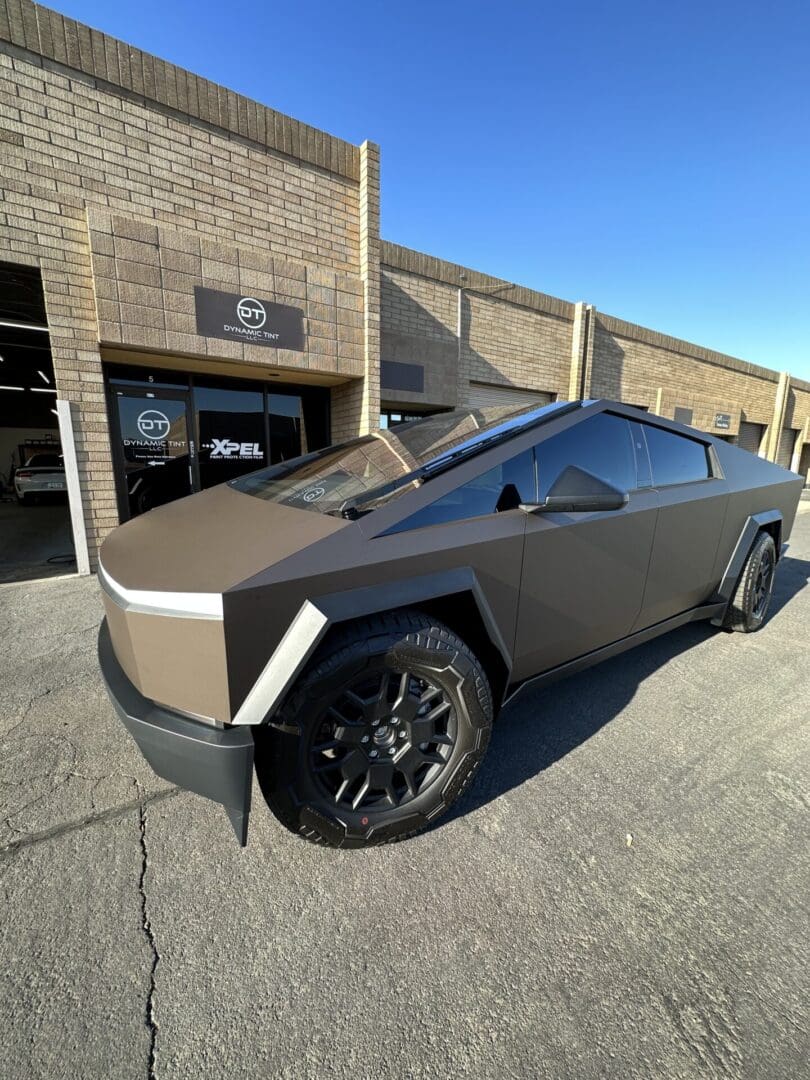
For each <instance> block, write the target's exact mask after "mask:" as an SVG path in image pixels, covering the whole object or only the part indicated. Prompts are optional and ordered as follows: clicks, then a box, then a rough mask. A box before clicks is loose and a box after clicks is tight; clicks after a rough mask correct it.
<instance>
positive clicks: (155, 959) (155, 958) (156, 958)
mask: <svg viewBox="0 0 810 1080" xmlns="http://www.w3.org/2000/svg"><path fill="white" fill-rule="evenodd" d="M136 783H137V781H136ZM138 788H139V789H140V784H138ZM146 806H147V800H145V799H142V800H141V803H140V806H139V809H138V822H139V826H140V843H141V873H140V877H139V879H138V892H139V894H140V898H141V915H142V916H143V932H144V935H145V937H146V940H147V943H148V945H149V948H150V950H151V953H152V966H151V969H150V971H149V992H148V993H147V996H146V1016H145V1021H146V1027H147V1030H148V1031H149V1067H148V1077H149V1080H155V1051H156V1043H157V1032H158V1023H157V1018H156V1016H155V992H156V979H155V976H156V972H157V966H158V963H159V962H160V953H159V952H158V947H157V942H156V941H155V934H154V931H153V930H152V921H151V919H150V918H149V908H148V905H147V902H146V870H147V867H148V866H149V854H148V852H147V850H146Z"/></svg>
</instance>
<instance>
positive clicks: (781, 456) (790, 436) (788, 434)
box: [776, 427, 798, 469]
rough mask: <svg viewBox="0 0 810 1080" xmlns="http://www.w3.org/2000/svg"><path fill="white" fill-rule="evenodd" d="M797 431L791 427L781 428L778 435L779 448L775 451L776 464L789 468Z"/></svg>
mask: <svg viewBox="0 0 810 1080" xmlns="http://www.w3.org/2000/svg"><path fill="white" fill-rule="evenodd" d="M797 435H798V432H797V431H794V430H793V428H789V427H786V428H782V432H781V434H780V436H779V449H778V450H777V451H776V464H777V465H781V466H782V468H783V469H789V468H790V463H791V461H792V460H793V447H794V446H795V445H796V436H797Z"/></svg>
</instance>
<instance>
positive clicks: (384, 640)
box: [256, 611, 493, 848]
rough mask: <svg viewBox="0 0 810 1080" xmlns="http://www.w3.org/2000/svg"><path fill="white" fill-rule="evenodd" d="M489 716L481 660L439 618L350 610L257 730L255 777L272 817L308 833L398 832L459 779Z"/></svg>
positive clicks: (437, 810)
mask: <svg viewBox="0 0 810 1080" xmlns="http://www.w3.org/2000/svg"><path fill="white" fill-rule="evenodd" d="M492 716H493V707H492V694H491V691H490V687H489V682H488V680H487V677H486V674H485V672H484V669H483V667H482V666H481V663H480V662H479V660H478V659H477V658H476V656H475V655H474V654H473V653H472V652H471V650H470V649H469V648H468V647H467V646H466V645H465V644H464V642H463V641H461V639H460V638H458V637H457V636H456V635H455V634H453V633H452V631H450V630H449V629H448V628H447V627H446V626H443V625H442V624H441V623H438V622H436V621H435V620H434V619H431V618H429V617H428V616H427V615H425V614H423V613H422V612H419V611H405V612H396V613H392V614H388V615H384V616H374V617H372V618H369V619H362V620H357V621H355V622H352V623H349V624H347V625H346V626H345V627H342V628H341V629H339V630H338V631H336V632H335V633H334V634H333V635H330V637H329V638H327V640H326V642H325V644H324V646H323V647H322V648H321V649H320V650H319V652H318V653H317V654H316V656H315V658H314V659H313V661H312V662H311V664H310V665H309V667H308V668H307V669H306V670H305V672H304V674H303V675H302V676H301V677H300V679H299V680H298V682H297V683H296V685H295V686H294V687H293V689H292V691H291V693H290V695H289V697H288V699H287V701H286V703H285V704H284V706H283V708H282V710H281V711H280V713H279V714H278V715H277V716H276V717H274V721H273V726H265V727H262V728H259V729H257V730H256V769H257V773H258V777H259V783H260V784H261V787H262V791H263V793H264V796H265V798H266V799H267V802H268V805H269V806H270V809H271V810H272V811H273V813H274V814H275V815H276V817H277V818H278V819H279V821H281V823H282V824H283V825H285V826H286V827H287V828H288V829H290V830H292V831H293V832H296V833H298V834H299V835H301V836H303V837H305V838H306V839H307V840H310V841H312V842H313V843H317V844H326V845H329V846H331V847H346V848H348V847H351V848H357V847H364V846H366V845H372V844H382V843H388V842H390V841H393V840H402V839H404V838H405V837H407V836H411V835H413V834H414V833H415V832H418V831H419V830H420V829H422V828H424V827H425V826H426V825H428V824H429V823H430V822H432V821H435V820H436V818H437V817H439V816H440V815H441V814H442V813H444V811H446V810H447V809H448V807H449V806H451V805H452V803H453V802H455V800H456V799H457V798H458V797H459V795H461V793H462V792H463V791H464V790H465V788H466V787H467V786H468V784H469V783H470V781H471V780H472V777H473V776H474V774H475V772H476V770H477V769H478V766H479V765H480V763H481V760H482V758H483V756H484V753H485V751H486V748H487V745H488V743H489V737H490V732H491V729H492Z"/></svg>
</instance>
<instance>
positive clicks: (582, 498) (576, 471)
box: [521, 465, 628, 514]
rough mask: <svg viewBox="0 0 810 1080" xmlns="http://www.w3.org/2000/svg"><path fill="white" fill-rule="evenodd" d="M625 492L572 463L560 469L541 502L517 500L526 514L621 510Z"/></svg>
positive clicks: (625, 497) (626, 499)
mask: <svg viewBox="0 0 810 1080" xmlns="http://www.w3.org/2000/svg"><path fill="white" fill-rule="evenodd" d="M627 501H628V494H627V492H626V491H620V490H619V488H616V487H613V485H612V484H608V483H607V481H605V480H602V479H601V478H600V477H598V476H594V475H593V473H589V472H586V471H585V469H580V468H578V467H577V466H576V465H569V466H568V468H567V469H563V471H562V472H561V473H560V475H559V476H558V477H557V479H556V480H555V481H554V483H553V484H552V485H551V487H550V488H549V492H548V495H547V496H546V498H545V499H544V500H543V502H541V503H521V510H525V511H526V513H527V514H542V513H563V514H588V513H590V514H592V513H596V512H597V511H600V510H621V509H622V507H623V506H626V505H627Z"/></svg>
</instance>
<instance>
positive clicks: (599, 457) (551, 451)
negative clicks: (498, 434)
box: [537, 413, 636, 502]
mask: <svg viewBox="0 0 810 1080" xmlns="http://www.w3.org/2000/svg"><path fill="white" fill-rule="evenodd" d="M569 465H576V467H577V468H578V469H584V470H585V471H586V472H589V473H593V475H594V476H598V477H599V478H600V479H602V480H605V481H606V482H607V483H608V484H612V485H613V486H614V487H616V488H618V489H619V490H620V491H633V490H634V489H635V487H636V462H635V455H634V452H633V441H632V438H631V436H630V424H629V423H628V422H627V420H623V419H621V418H620V417H618V416H611V415H610V414H609V413H597V415H596V416H591V417H589V418H588V419H587V420H583V421H582V423H581V424H575V425H574V427H572V428H569V429H568V430H567V431H563V432H562V433H561V434H559V435H555V436H553V438H551V439H546V441H545V442H543V443H540V444H539V445H538V446H537V471H538V479H539V483H540V501H541V502H542V501H543V499H545V497H546V496H547V495H548V492H549V488H550V487H551V485H552V484H553V483H554V481H555V480H556V479H557V477H558V476H559V475H560V473H561V472H563V471H564V470H565V469H567V468H568V466H569Z"/></svg>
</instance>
